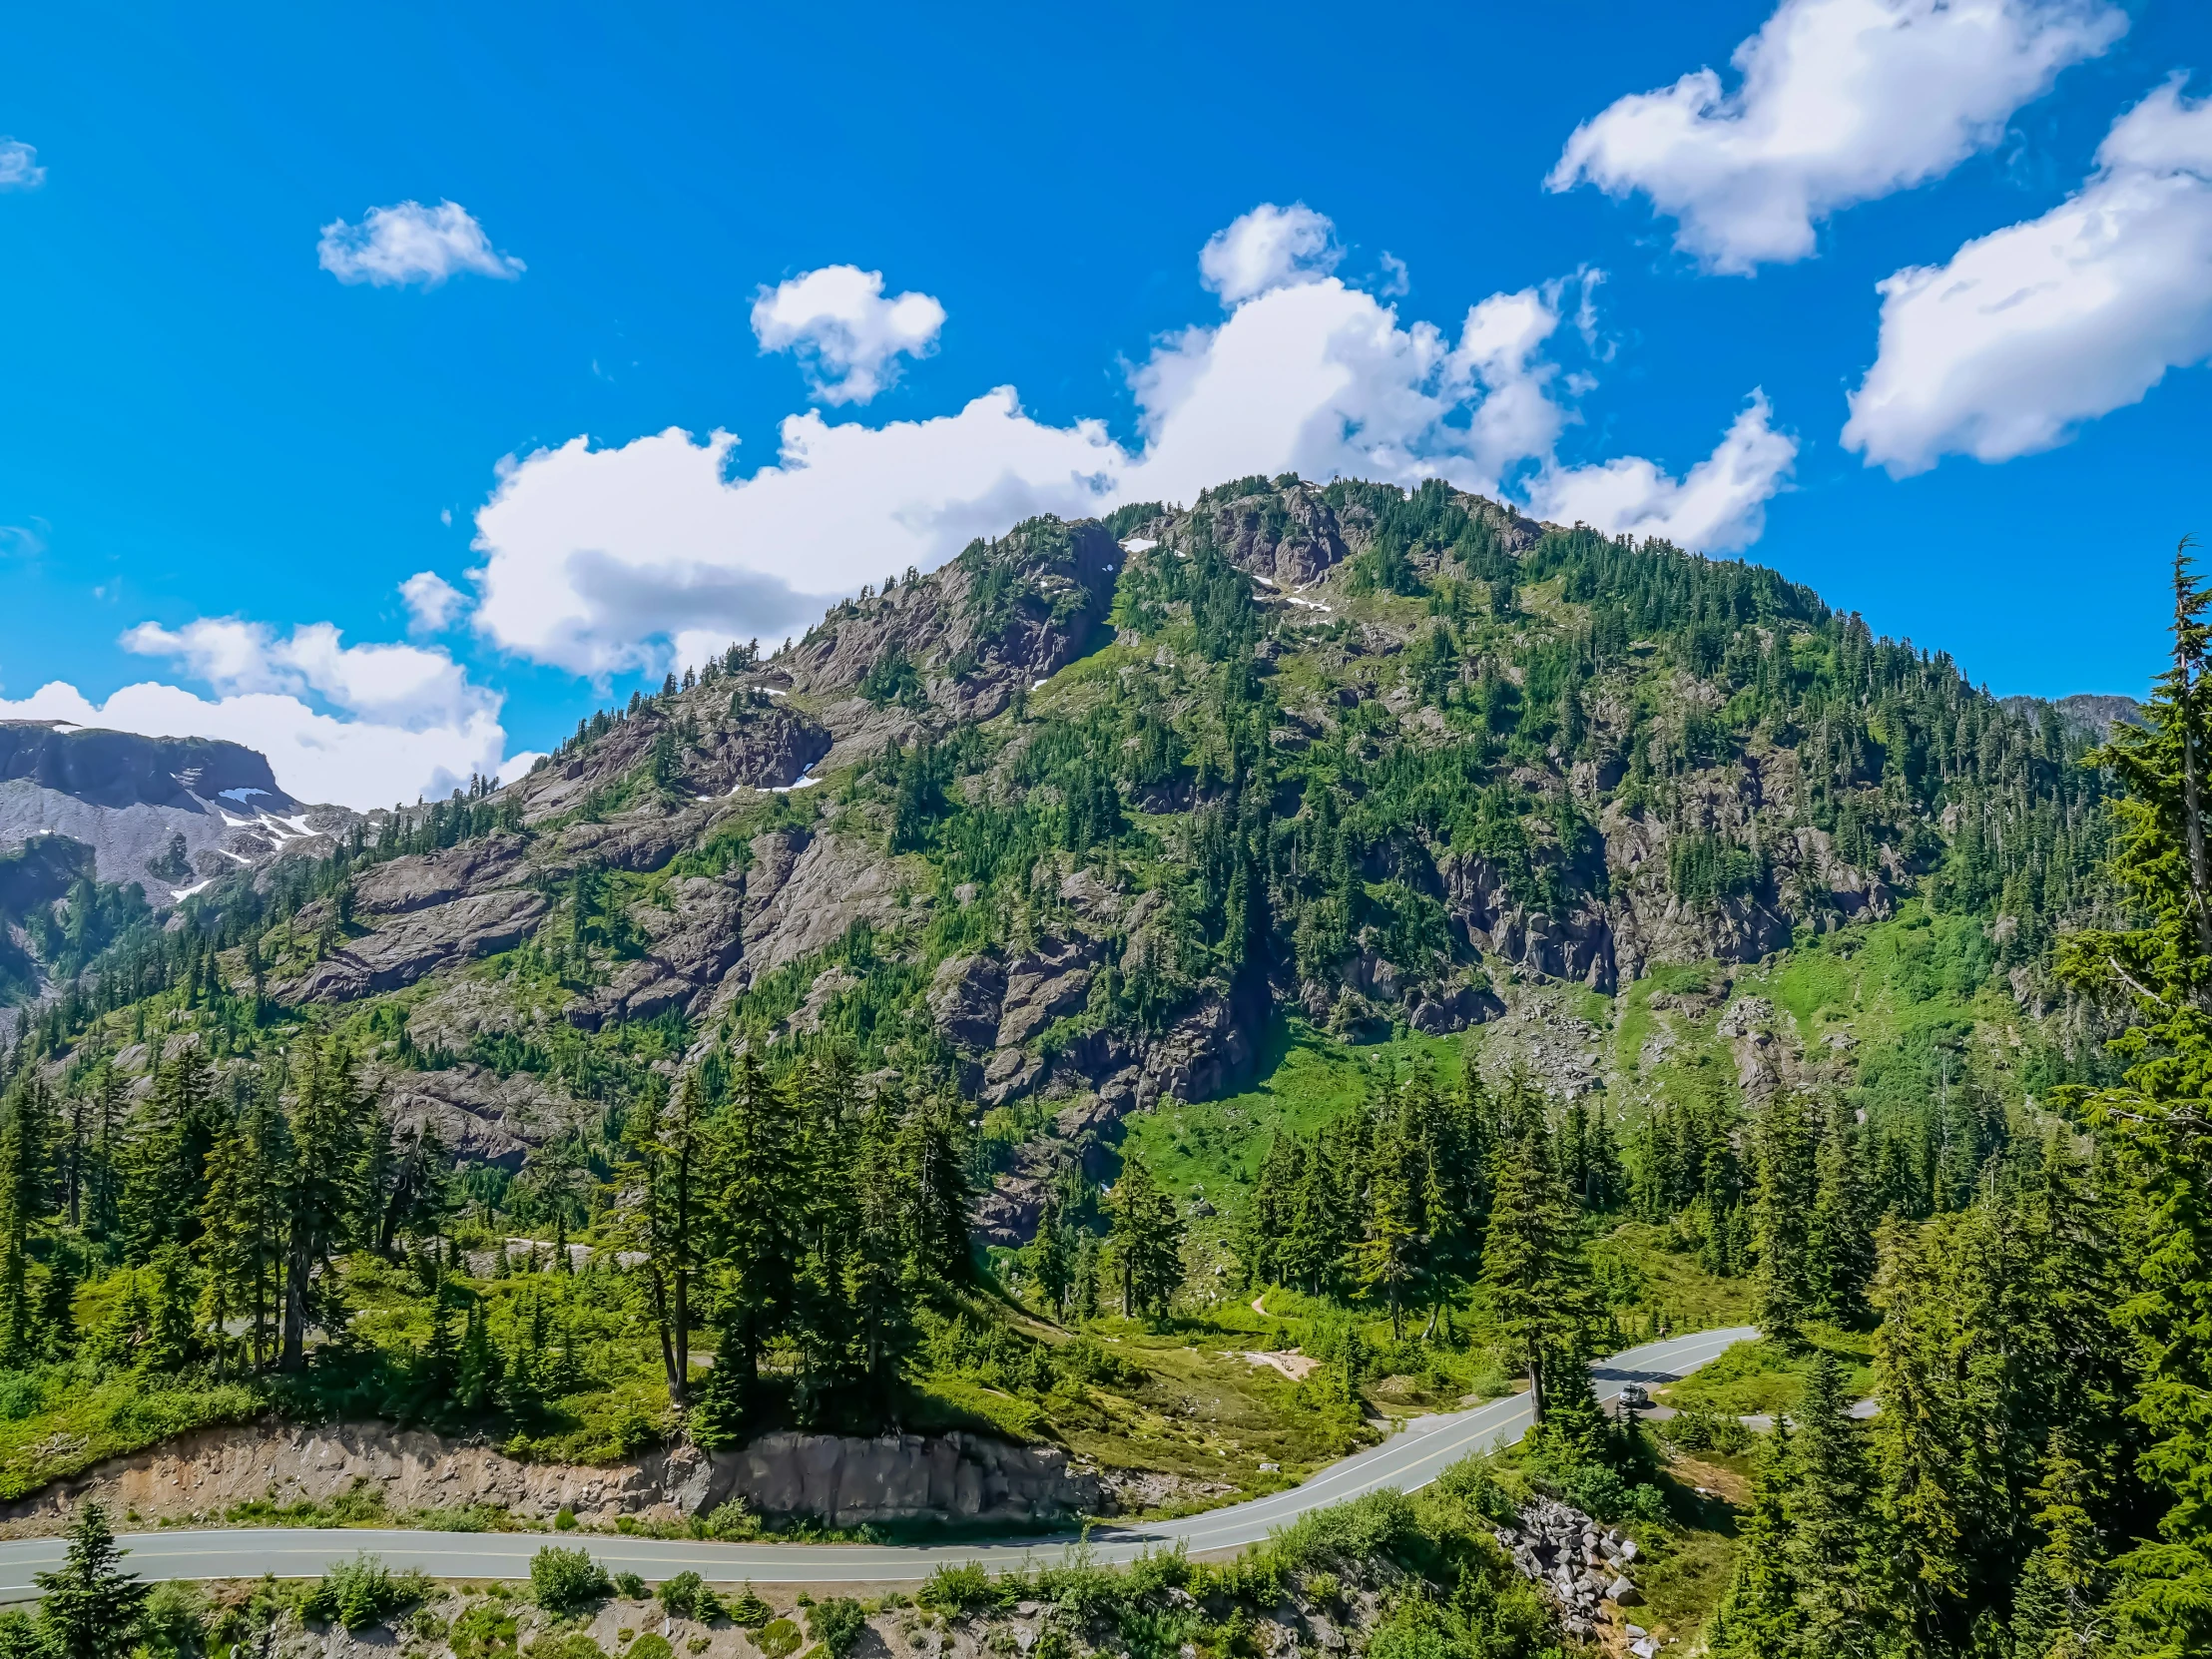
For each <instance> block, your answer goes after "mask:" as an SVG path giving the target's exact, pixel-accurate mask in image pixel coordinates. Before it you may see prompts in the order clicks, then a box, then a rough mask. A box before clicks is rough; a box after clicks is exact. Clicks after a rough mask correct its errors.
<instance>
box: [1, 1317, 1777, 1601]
mask: <svg viewBox="0 0 2212 1659" xmlns="http://www.w3.org/2000/svg"><path fill="white" fill-rule="evenodd" d="M1757 1335H1758V1332H1756V1331H1755V1330H1753V1329H1751V1328H1750V1327H1748V1326H1739V1327H1736V1328H1733V1329H1731V1330H1727V1331H1705V1332H1700V1333H1698V1334H1697V1335H1696V1336H1690V1337H1675V1338H1671V1339H1669V1340H1668V1341H1666V1342H1663V1343H1648V1344H1646V1345H1645V1346H1644V1347H1642V1348H1632V1349H1629V1350H1627V1351H1626V1352H1624V1353H1621V1354H1616V1355H1614V1356H1613V1357H1612V1358H1611V1359H1609V1360H1600V1361H1597V1362H1596V1363H1595V1364H1593V1365H1592V1366H1591V1368H1590V1376H1591V1379H1592V1381H1593V1382H1594V1383H1596V1385H1597V1396H1598V1398H1599V1399H1600V1400H1601V1401H1602V1400H1609V1399H1611V1398H1613V1397H1614V1396H1615V1395H1617V1394H1618V1393H1619V1392H1620V1390H1621V1387H1622V1385H1623V1384H1624V1383H1631V1382H1642V1383H1666V1382H1671V1381H1673V1380H1674V1379H1675V1378H1678V1377H1685V1376H1687V1375H1689V1374H1690V1373H1691V1372H1693V1371H1695V1370H1697V1368H1698V1367H1700V1366H1702V1365H1704V1364H1705V1363H1706V1362H1707V1361H1709V1360H1714V1359H1717V1358H1719V1356H1720V1354H1721V1353H1722V1351H1723V1350H1725V1349H1726V1348H1728V1346H1729V1345H1730V1344H1732V1343H1738V1342H1743V1341H1745V1340H1747V1339H1749V1338H1752V1337H1756V1336H1757ZM1528 1422H1529V1408H1528V1399H1527V1396H1526V1395H1524V1394H1512V1395H1509V1396H1507V1397H1506V1398H1504V1399H1496V1400H1492V1401H1491V1402H1490V1403H1489V1404H1487V1405H1478V1406H1476V1407H1475V1408H1474V1409H1473V1410H1471V1411H1454V1412H1451V1413H1449V1414H1447V1415H1443V1416H1432V1417H1416V1418H1414V1419H1413V1420H1412V1421H1410V1422H1408V1423H1407V1424H1406V1425H1405V1428H1404V1431H1403V1432H1402V1433H1398V1434H1394V1435H1392V1436H1391V1437H1390V1438H1389V1439H1387V1440H1385V1441H1384V1442H1383V1444H1381V1445H1379V1446H1375V1447H1373V1448H1372V1449H1370V1450H1367V1451H1363V1452H1361V1453H1360V1454H1359V1455H1358V1456H1356V1457H1348V1458H1346V1459H1345V1460H1344V1461H1343V1462H1341V1463H1333V1464H1331V1465H1330V1466H1329V1467H1328V1468H1326V1469H1323V1470H1322V1471H1321V1472H1320V1473H1319V1474H1317V1475H1315V1476H1314V1477H1313V1479H1311V1480H1309V1481H1307V1482H1306V1483H1305V1484H1304V1485H1302V1486H1295V1487H1293V1488H1292V1489H1291V1490H1289V1491H1285V1492H1277V1493H1275V1494H1273V1495H1272V1496H1269V1497H1262V1498H1254V1499H1253V1500H1252V1501H1251V1502H1249V1503H1239V1504H1235V1505H1233V1506H1231V1507H1230V1508H1227V1509H1214V1510H1210V1511H1208V1512H1207V1513H1205V1514H1203V1515H1191V1516H1187V1517H1185V1518H1184V1519H1182V1520H1172V1521H1158V1522H1152V1523H1147V1524H1142V1525H1133V1526H1097V1527H1093V1528H1092V1529H1091V1534H1090V1551H1091V1555H1092V1558H1093V1559H1095V1560H1099V1561H1109V1562H1110V1561H1128V1560H1132V1559H1134V1558H1135V1557H1136V1556H1137V1555H1138V1554H1139V1553H1141V1552H1142V1551H1144V1550H1148V1549H1158V1548H1161V1547H1162V1546H1165V1545H1171V1544H1174V1543H1178V1542H1180V1543H1184V1544H1187V1545H1188V1546H1189V1547H1190V1550H1191V1552H1192V1553H1193V1554H1203V1553H1205V1552H1207V1551H1210V1550H1234V1549H1238V1548H1241V1547H1242V1546H1244V1545H1246V1544H1255V1543H1258V1542H1260V1541H1261V1540H1262V1539H1264V1538H1266V1537H1267V1536H1268V1534H1269V1533H1271V1532H1273V1531H1274V1530H1275V1529H1276V1528H1278V1527H1280V1526H1285V1525H1288V1524H1289V1523H1290V1522H1291V1521H1293V1520H1295V1519H1296V1518H1297V1517H1298V1516H1300V1515H1302V1514H1304V1513H1306V1511H1308V1510H1309V1509H1322V1508H1326V1507H1328V1506H1329V1505H1330V1504H1333V1503H1343V1502H1345V1501H1347V1500H1348V1499H1351V1498H1355V1497H1359V1496H1360V1495H1361V1494H1363V1493H1365V1492H1372V1491H1376V1490H1378V1489H1380V1488H1382V1487H1384V1486H1395V1487H1397V1488H1398V1489H1399V1490H1401V1491H1411V1490H1413V1489H1414V1488H1415V1487H1418V1486H1424V1485H1426V1484H1427V1483H1428V1482H1429V1481H1431V1480H1433V1479H1435V1478H1436V1476H1437V1475H1438V1474H1439V1473H1441V1472H1442V1471H1443V1470H1444V1469H1445V1468H1447V1467H1449V1466H1450V1465H1451V1464H1452V1463H1455V1462H1457V1461H1458V1460H1459V1459H1460V1458H1462V1457H1464V1456H1466V1455H1467V1454H1468V1453H1469V1452H1475V1451H1487V1450H1489V1449H1490V1448H1491V1447H1492V1446H1496V1445H1501V1444H1505V1443H1507V1442H1509V1441H1512V1440H1514V1439H1517V1438H1519V1437H1520V1435H1521V1433H1522V1432H1523V1431H1524V1430H1525V1429H1526V1428H1527V1427H1528ZM120 1541H121V1542H122V1544H123V1545H124V1547H125V1548H127V1549H128V1550H129V1551H130V1552H131V1554H130V1560H129V1563H128V1564H129V1566H130V1567H131V1568H132V1569H133V1570H134V1571H136V1572H137V1573H138V1574H139V1575H140V1576H141V1577H143V1578H147V1579H163V1578H203V1579H205V1578H258V1577H260V1576H261V1575H262V1574H263V1573H275V1574H277V1576H278V1577H279V1578H312V1577H316V1576H318V1575H319V1574H321V1573H322V1572H323V1571H324V1570H325V1569H327V1568H329V1567H331V1566H333V1565H335V1564H336V1563H337V1562H340V1561H345V1560H350V1559H351V1558H352V1557H353V1556H354V1555H356V1554H358V1553H360V1552H361V1551H363V1550H366V1551H368V1552H369V1553H371V1554H373V1555H378V1556H381V1557H382V1558H383V1560H384V1562H385V1564H386V1565H388V1566H391V1567H393V1568H406V1567H419V1568H421V1569H422V1570H423V1571H424V1572H426V1573H428V1574H430V1575H431V1576H432V1577H434V1578H528V1577H529V1576H530V1557H531V1556H533V1555H535V1554H536V1553H537V1552H538V1551H539V1550H540V1549H542V1548H544V1547H545V1544H546V1543H547V1541H548V1540H547V1537H546V1535H545V1534H544V1533H542V1532H425V1531H421V1530H418V1529H415V1528H405V1527H395V1528H388V1529H373V1530H372V1529H368V1528H354V1527H342V1528H327V1529H323V1528H306V1527H254V1528H247V1527H237V1528H231V1527H211V1528H207V1529H192V1530H188V1529H185V1528H182V1527H179V1528H173V1529H170V1530H165V1531H160V1532H135V1533H129V1534H126V1535H125V1536H124V1537H123V1538H122V1539H121V1540H120ZM558 1541H560V1542H562V1543H568V1544H582V1545H584V1546H585V1547H587V1548H589V1549H590V1550H591V1552H592V1554H593V1555H595V1556H597V1557H598V1558H599V1561H600V1563H601V1564H602V1565H604V1566H605V1567H606V1568H607V1570H608V1571H610V1572H624V1571H628V1572H635V1573H638V1574H640V1575H641V1576H643V1577H645V1578H648V1579H655V1580H658V1579H663V1578H670V1577H673V1576H674V1575H675V1574H677V1573H680V1572H685V1571H692V1572H697V1573H699V1574H701V1575H702V1576H703V1577H705V1578H708V1579H710V1580H713V1581H714V1582H716V1583H735V1582H737V1581H739V1580H741V1579H752V1580H753V1581H754V1582H756V1583H761V1584H898V1583H908V1582H912V1581H914V1580H916V1579H921V1578H925V1577H927V1576H928V1575H929V1573H930V1572H931V1571H933V1570H934V1569H935V1568H937V1567H938V1566H941V1565H944V1564H945V1563H948V1562H949V1563H953V1564H958V1563H960V1562H966V1561H979V1562H981V1563H983V1564H984V1565H985V1566H988V1567H992V1568H996V1569H1004V1568H1008V1567H1018V1566H1020V1565H1022V1564H1023V1563H1024V1562H1028V1561H1043V1560H1047V1559H1050V1558H1051V1557H1054V1556H1057V1555H1058V1554H1059V1552H1060V1551H1061V1550H1062V1549H1063V1548H1065V1547H1066V1546H1067V1545H1068V1544H1070V1543H1072V1542H1074V1541H1075V1540H1074V1537H1073V1535H1072V1534H1070V1535H1061V1536H1054V1537H1028V1538H1019V1539H1013V1540H1009V1541H1005V1542H1001V1543H989V1542H976V1543H962V1544H928V1545H877V1544H777V1543H744V1544H719V1543H709V1542H706V1541H704V1540H694V1539H658V1538H634V1537H623V1536H619V1535H618V1536H615V1537H607V1536H604V1535H601V1534H597V1533H593V1534H588V1535H587V1534H581V1533H572V1534H569V1535H568V1536H566V1537H564V1538H561V1539H560V1540H558ZM61 1558H62V1540H61V1539H59V1538H16V1539H9V1540H6V1541H0V1601H7V1600H21V1599H23V1598H24V1597H26V1596H29V1595H32V1594H35V1593H36V1592H35V1588H34V1586H33V1584H32V1581H31V1575H32V1574H33V1573H34V1572H41V1571H46V1570H48V1569H51V1568H53V1567H55V1566H58V1565H59V1564H60V1562H61Z"/></svg>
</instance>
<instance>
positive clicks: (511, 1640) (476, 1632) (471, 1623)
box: [451, 1601, 515, 1659]
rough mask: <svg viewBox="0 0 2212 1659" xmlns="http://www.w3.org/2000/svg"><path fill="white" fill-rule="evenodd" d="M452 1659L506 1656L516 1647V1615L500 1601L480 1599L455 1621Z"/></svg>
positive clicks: (498, 1658) (496, 1658) (502, 1658)
mask: <svg viewBox="0 0 2212 1659" xmlns="http://www.w3.org/2000/svg"><path fill="white" fill-rule="evenodd" d="M451 1640H452V1646H453V1659H507V1656H508V1655H510V1654H512V1653H513V1652H514V1650H515V1618H514V1615H513V1614H512V1613H510V1612H508V1611H507V1608H506V1604H505V1603H504V1602H499V1601H479V1602H476V1603H474V1604H473V1605H471V1606H470V1607H468V1608H467V1609H466V1610H464V1611H463V1612H462V1614H461V1616H460V1617H459V1618H457V1619H455V1620H454V1621H453V1633H452V1638H451Z"/></svg>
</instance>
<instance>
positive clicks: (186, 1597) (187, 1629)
mask: <svg viewBox="0 0 2212 1659" xmlns="http://www.w3.org/2000/svg"><path fill="white" fill-rule="evenodd" d="M207 1617H208V1595H207V1592H206V1591H205V1590H203V1589H201V1587H200V1586H199V1585H197V1584H193V1583H189V1582H187V1581H185V1580H182V1579H170V1580H168V1581H167V1582H165V1583H161V1584H157V1585H155V1586H154V1593H153V1594H152V1595H150V1596H148V1597H147V1598H146V1612H145V1614H144V1615H143V1617H142V1619H141V1622H140V1625H139V1641H140V1644H141V1645H140V1648H139V1651H140V1652H141V1653H143V1654H146V1655H148V1656H149V1659H195V1656H196V1655H198V1654H200V1653H203V1652H205V1651H206V1649H207ZM37 1651H38V1649H37V1647H36V1646H35V1645H34V1646H33V1647H31V1648H28V1649H20V1648H9V1647H8V1646H7V1645H6V1644H5V1642H0V1654H7V1653H15V1652H29V1653H35V1652H37Z"/></svg>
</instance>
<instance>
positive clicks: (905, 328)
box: [753, 265, 944, 403]
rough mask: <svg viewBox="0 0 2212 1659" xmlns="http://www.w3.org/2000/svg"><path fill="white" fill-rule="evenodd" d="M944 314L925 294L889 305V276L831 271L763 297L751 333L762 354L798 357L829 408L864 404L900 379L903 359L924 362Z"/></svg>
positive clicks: (797, 279) (756, 304) (784, 284)
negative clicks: (886, 278) (885, 287)
mask: <svg viewBox="0 0 2212 1659" xmlns="http://www.w3.org/2000/svg"><path fill="white" fill-rule="evenodd" d="M943 327H944V306H942V305H941V304H939V303H938V302H937V301H936V299H935V298H934V297H933V296H931V295H929V294H926V293H911V292H909V293H901V294H897V295H895V296H892V297H888V298H886V297H885V296H884V293H883V274H882V273H881V272H880V271H862V270H861V269H860V268H859V267H858V266H850V265H832V266H825V267H823V268H822V270H820V271H810V272H807V273H805V274H804V275H802V276H798V277H793V278H792V279H791V280H790V281H788V282H781V283H779V284H777V285H776V286H775V287H773V288H769V287H764V288H763V289H761V293H760V297H759V298H758V299H756V300H754V302H753V332H754V334H755V335H756V336H757V337H758V338H759V340H760V342H761V349H762V350H763V351H790V352H794V353H796V354H797V355H798V357H799V359H800V361H801V362H803V363H804V364H805V365H806V367H807V371H808V375H809V377H810V378H811V379H812V380H813V381H814V388H815V395H816V396H817V397H819V398H821V399H822V400H823V401H824V402H825V403H865V402H867V401H868V399H870V398H871V397H873V396H874V395H875V394H876V393H877V392H879V391H881V390H883V389H884V388H885V387H886V386H888V385H890V384H891V382H892V381H893V380H895V379H897V377H898V359H899V357H901V356H908V357H926V356H927V355H929V353H930V352H931V351H933V350H934V349H936V344H937V333H938V331H939V330H940V329H942V328H943Z"/></svg>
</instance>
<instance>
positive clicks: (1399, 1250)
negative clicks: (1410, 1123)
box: [1353, 1116, 1425, 1342]
mask: <svg viewBox="0 0 2212 1659" xmlns="http://www.w3.org/2000/svg"><path fill="white" fill-rule="evenodd" d="M1412 1151H1413V1149H1412V1148H1410V1147H1408V1146H1407V1145H1406V1144H1405V1123H1404V1120H1403V1117H1402V1116H1400V1117H1398V1118H1397V1119H1396V1120H1395V1121H1394V1122H1393V1123H1392V1124H1391V1125H1390V1132H1389V1135H1388V1137H1387V1138H1386V1140H1385V1141H1384V1143H1383V1145H1382V1146H1381V1147H1379V1148H1378V1149H1377V1156H1376V1158H1375V1162H1374V1171H1373V1174H1372V1176H1371V1177H1370V1179H1369V1182H1368V1194H1367V1196H1368V1225H1367V1233H1366V1236H1365V1237H1364V1238H1363V1239H1361V1241H1360V1243H1359V1244H1358V1245H1357V1246H1356V1247H1354V1251H1353V1266H1354V1270H1355V1273H1356V1275H1357V1277H1358V1280H1359V1284H1360V1288H1361V1289H1362V1290H1363V1291H1365V1292H1367V1293H1368V1295H1370V1296H1375V1297H1380V1298H1381V1299H1382V1300H1383V1305H1384V1306H1385V1307H1386V1308H1387V1309H1388V1310H1389V1314H1390V1337H1391V1340H1392V1341H1393V1342H1394V1341H1396V1340H1398V1339H1399V1338H1401V1337H1403V1336H1404V1334H1405V1303H1406V1299H1407V1297H1408V1296H1409V1295H1410V1294H1411V1292H1412V1290H1413V1287H1414V1285H1415V1283H1416V1282H1417V1281H1418V1280H1419V1278H1420V1266H1419V1262H1420V1256H1421V1252H1422V1246H1423V1244H1424V1243H1425V1241H1424V1240H1423V1239H1422V1237H1421V1234H1420V1221H1419V1209H1418V1204H1417V1193H1416V1190H1415V1188H1414V1186H1413V1183H1412V1180H1411V1178H1410V1177H1411V1175H1412V1173H1413V1171H1412V1169H1411V1167H1409V1166H1411V1165H1412V1162H1413V1160H1412V1157H1411V1153H1412Z"/></svg>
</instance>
